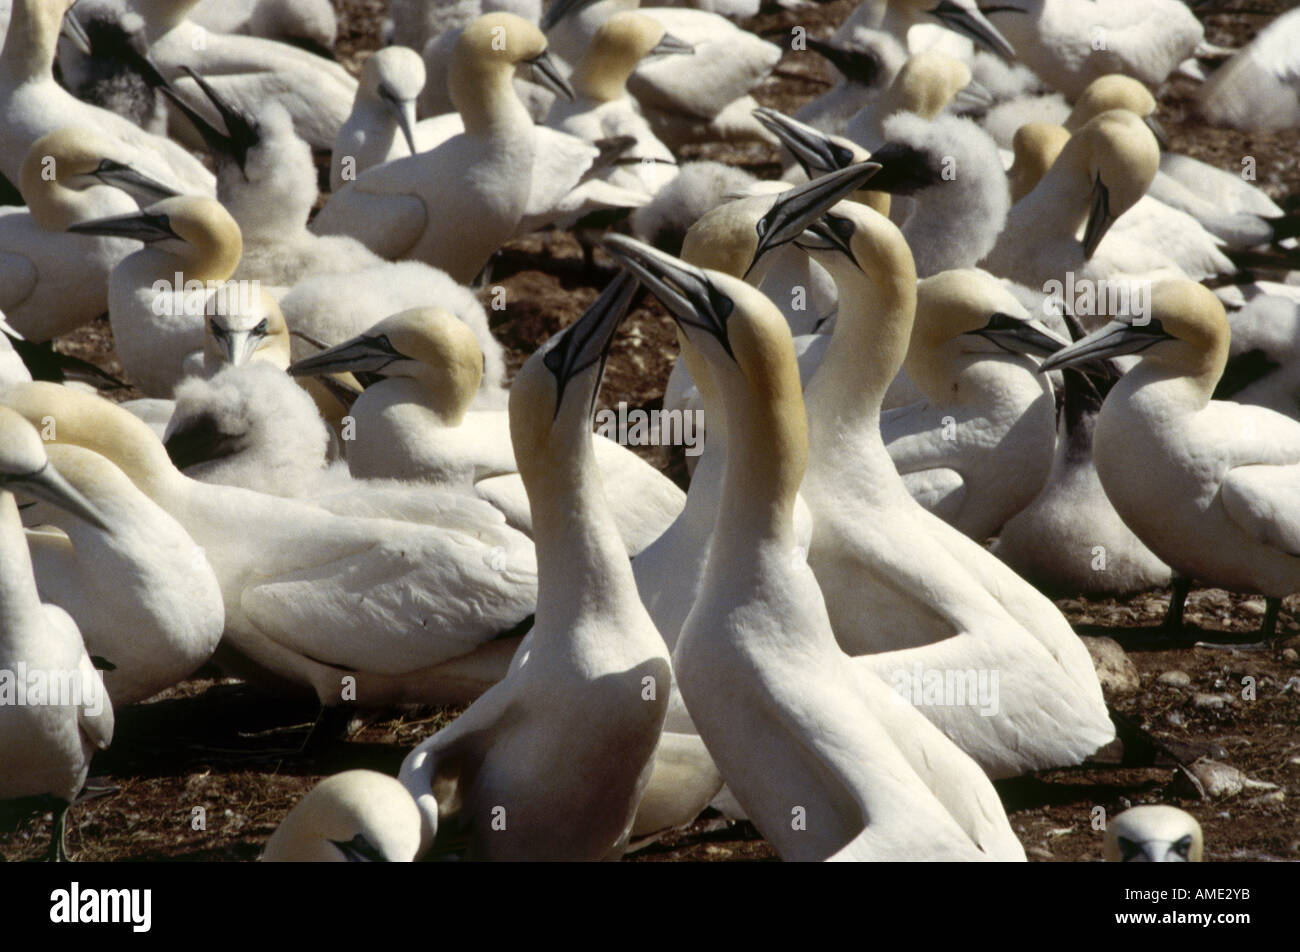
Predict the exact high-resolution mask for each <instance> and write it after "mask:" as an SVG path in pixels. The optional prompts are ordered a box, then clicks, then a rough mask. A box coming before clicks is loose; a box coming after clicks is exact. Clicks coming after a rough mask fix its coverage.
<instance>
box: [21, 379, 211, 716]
mask: <svg viewBox="0 0 1300 952" xmlns="http://www.w3.org/2000/svg"><path fill="white" fill-rule="evenodd" d="M0 399H3V398H2V397H0ZM47 452H48V453H49V457H50V461H51V463H52V464H54V465H55V466H56V467H57V468H58V471H59V472H60V473H61V474H63V476H64V477H65V478H66V479H67V480H68V483H69V484H70V485H72V486H73V487H74V488H75V489H76V490H77V491H78V492H79V493H80V494H81V496H82V498H84V499H86V500H88V501H89V502H90V504H91V505H92V506H93V507H94V510H95V512H96V514H97V515H98V517H99V523H100V524H98V525H97V524H93V523H90V522H88V521H86V520H85V519H84V518H82V517H80V516H79V515H78V514H77V513H76V512H73V513H71V514H66V513H63V512H61V511H59V510H58V509H57V508H55V509H53V510H51V511H48V512H47V511H44V510H42V511H40V512H39V514H38V515H36V514H33V515H28V514H25V516H26V521H27V522H28V524H29V525H33V524H37V523H39V524H40V526H41V528H37V529H33V530H29V531H28V537H27V541H28V545H29V547H30V549H31V556H32V564H33V566H34V567H35V571H36V585H37V588H38V589H39V590H40V592H41V597H42V599H43V600H44V601H45V602H47V603H49V604H53V605H58V606H59V607H60V608H62V609H64V610H65V611H67V613H68V614H69V615H71V616H72V618H73V620H74V621H75V622H76V623H77V625H78V626H79V627H80V629H81V636H82V639H83V640H84V641H85V644H86V650H87V651H88V652H89V653H90V654H91V655H93V656H95V657H99V658H104V659H105V660H107V661H108V662H109V663H110V664H111V665H112V667H111V668H109V669H107V670H105V671H104V672H103V679H104V684H105V686H107V688H108V693H109V696H110V697H111V698H112V699H113V704H114V705H115V706H116V707H117V708H118V709H121V708H122V707H123V706H125V705H127V704H134V703H135V702H136V701H143V700H144V699H145V698H147V697H150V696H152V695H154V694H157V693H158V692H159V691H161V690H164V689H165V688H169V687H171V686H172V685H173V684H178V683H180V682H181V681H183V680H184V679H185V678H187V677H188V676H189V675H190V674H192V673H193V672H194V671H195V670H196V669H197V668H198V667H199V666H200V665H202V664H203V663H204V662H205V661H207V660H208V659H209V658H210V657H212V652H213V651H215V650H216V647H217V642H218V641H219V640H220V639H221V631H222V628H223V622H224V619H225V614H224V608H223V605H222V601H221V589H220V587H219V586H218V585H217V578H216V576H215V575H214V574H213V572H212V568H211V566H209V565H208V562H207V559H206V558H204V555H203V550H201V549H200V548H199V547H198V546H197V545H195V544H194V541H193V540H192V539H191V538H190V537H189V535H187V534H186V532H185V530H184V529H182V528H181V526H180V525H179V524H178V523H177V522H176V520H175V519H173V518H172V517H171V516H169V515H168V514H167V513H166V512H164V511H163V510H162V509H161V508H160V507H159V506H158V505H157V504H156V503H154V502H153V501H152V500H150V499H149V498H148V497H147V496H146V495H145V494H144V493H142V492H141V491H140V490H139V489H137V488H136V486H135V484H133V483H132V482H131V480H130V479H128V478H127V477H126V476H125V475H123V473H122V471H121V470H119V469H118V468H117V467H116V466H114V465H113V464H112V463H110V462H109V461H108V460H106V459H105V458H104V457H102V456H100V455H99V454H97V453H93V452H91V451H90V450H86V449H83V448H81V447H79V446H61V445H59V444H57V443H52V444H50V445H49V447H48V450H47ZM46 524H49V525H52V526H54V527H56V530H55V531H51V530H49V529H46V528H44V526H45V525H46Z"/></svg>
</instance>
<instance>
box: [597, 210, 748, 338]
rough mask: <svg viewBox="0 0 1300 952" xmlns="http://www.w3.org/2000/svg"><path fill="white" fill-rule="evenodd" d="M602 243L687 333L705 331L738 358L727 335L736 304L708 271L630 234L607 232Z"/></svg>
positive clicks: (690, 334)
mask: <svg viewBox="0 0 1300 952" xmlns="http://www.w3.org/2000/svg"><path fill="white" fill-rule="evenodd" d="M601 244H602V245H604V247H605V250H606V251H608V252H609V253H610V254H611V255H613V256H614V257H615V258H616V259H617V260H618V263H619V265H621V266H622V267H624V268H626V269H627V270H628V271H630V272H632V274H634V275H636V276H637V277H638V278H640V279H641V282H642V283H643V284H644V285H645V286H646V287H647V288H648V289H649V290H650V293H651V294H653V295H654V296H655V297H657V298H658V299H659V301H660V303H662V304H663V306H664V307H665V308H666V309H667V310H668V313H669V315H670V316H671V317H672V319H673V320H674V321H675V322H676V323H677V325H678V326H679V327H681V329H682V330H683V331H684V332H685V333H686V334H687V336H692V334H693V333H698V332H699V331H703V332H705V333H706V334H709V335H710V336H712V337H714V338H715V339H717V341H718V342H719V343H720V344H721V345H722V349H723V350H725V351H726V352H727V354H728V356H730V357H731V358H732V359H733V360H734V359H735V355H734V354H733V353H732V352H731V341H730V340H729V339H728V337H727V317H728V316H729V315H730V314H731V311H732V308H733V307H734V306H735V305H734V303H733V302H732V300H731V298H729V297H727V296H726V295H725V294H723V293H722V292H720V291H718V290H717V288H715V287H714V286H713V282H712V281H710V280H709V276H708V275H707V274H706V273H705V272H704V271H702V270H701V269H699V268H697V267H695V266H694V265H690V264H687V263H686V262H685V261H682V260H681V259H680V258H674V257H673V256H672V255H670V254H665V253H664V252H662V251H660V250H659V249H657V248H652V247H651V246H650V245H647V244H644V243H642V242H640V241H637V240H636V239H635V238H629V237H627V236H626V235H616V234H610V235H606V236H605V238H604V239H603V240H602V242H601Z"/></svg>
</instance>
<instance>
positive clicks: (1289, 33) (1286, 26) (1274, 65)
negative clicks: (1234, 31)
mask: <svg viewBox="0 0 1300 952" xmlns="http://www.w3.org/2000/svg"><path fill="white" fill-rule="evenodd" d="M1297 47H1300V11H1297V10H1290V11H1288V12H1286V13H1284V14H1282V15H1281V16H1279V17H1277V18H1276V19H1275V20H1273V21H1272V22H1271V23H1269V24H1268V26H1266V27H1265V28H1264V29H1263V30H1262V31H1261V32H1260V33H1259V35H1258V36H1256V37H1255V38H1254V39H1253V40H1251V41H1250V43H1249V44H1248V45H1246V46H1245V47H1243V48H1242V49H1240V50H1238V51H1237V52H1236V53H1235V54H1234V55H1233V56H1232V58H1231V59H1229V60H1228V62H1226V63H1224V64H1223V65H1222V66H1220V67H1219V68H1218V69H1217V70H1215V71H1214V72H1213V73H1212V74H1211V75H1210V78H1209V79H1208V80H1206V82H1205V85H1203V86H1202V87H1201V88H1200V89H1199V90H1197V93H1196V100H1197V107H1198V109H1199V111H1200V113H1201V115H1202V116H1204V117H1205V118H1207V119H1208V120H1209V121H1210V122H1212V123H1214V124H1215V125H1219V126H1230V127H1232V128H1234V129H1242V130H1244V131H1248V132H1276V131H1282V130H1285V129H1294V128H1295V127H1296V126H1297V125H1300V54H1297V52H1296V50H1297Z"/></svg>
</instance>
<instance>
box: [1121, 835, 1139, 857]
mask: <svg viewBox="0 0 1300 952" xmlns="http://www.w3.org/2000/svg"><path fill="white" fill-rule="evenodd" d="M1117 839H1118V840H1119V849H1120V854H1121V857H1120V858H1121V861H1122V862H1125V863H1130V862H1132V861H1133V860H1135V859H1137V858H1138V857H1139V856H1141V855H1142V844H1141V843H1135V842H1134V841H1133V840H1129V839H1125V838H1124V837H1122V836H1120V837H1117Z"/></svg>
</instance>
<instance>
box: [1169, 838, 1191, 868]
mask: <svg viewBox="0 0 1300 952" xmlns="http://www.w3.org/2000/svg"><path fill="white" fill-rule="evenodd" d="M1172 849H1173V851H1174V853H1176V854H1177V855H1178V858H1179V859H1181V860H1183V861H1184V862H1187V861H1188V857H1189V856H1190V855H1191V852H1192V834H1190V833H1188V834H1187V835H1186V836H1184V837H1183V838H1182V839H1181V840H1179V841H1178V842H1177V843H1175V844H1174V845H1173V847H1172Z"/></svg>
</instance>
